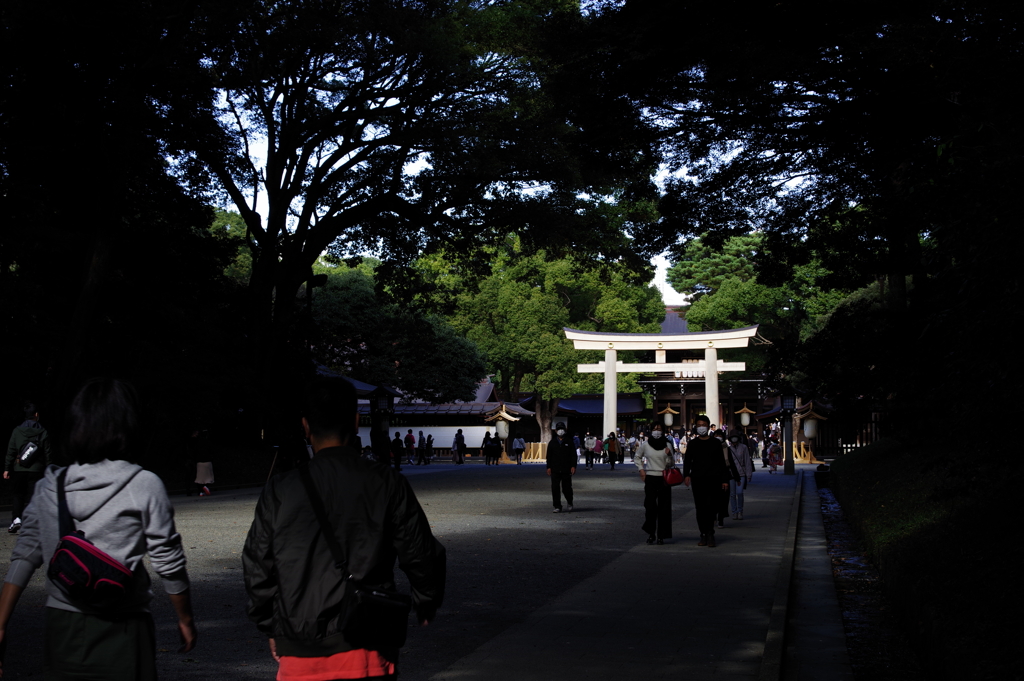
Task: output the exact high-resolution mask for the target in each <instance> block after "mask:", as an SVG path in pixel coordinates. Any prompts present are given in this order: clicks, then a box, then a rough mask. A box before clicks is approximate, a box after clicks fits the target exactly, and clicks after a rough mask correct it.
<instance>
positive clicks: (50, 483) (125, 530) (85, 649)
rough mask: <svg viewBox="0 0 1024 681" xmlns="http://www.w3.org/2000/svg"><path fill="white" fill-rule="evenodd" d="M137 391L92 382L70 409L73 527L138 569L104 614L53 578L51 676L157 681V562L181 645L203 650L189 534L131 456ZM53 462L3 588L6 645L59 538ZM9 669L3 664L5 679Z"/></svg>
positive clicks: (47, 652) (0, 627)
mask: <svg viewBox="0 0 1024 681" xmlns="http://www.w3.org/2000/svg"><path fill="white" fill-rule="evenodd" d="M136 414H137V412H136V400H135V394H134V391H133V390H132V389H131V387H130V386H128V385H127V384H125V383H121V382H120V381H116V380H112V379H94V380H92V381H89V382H88V383H86V384H85V386H84V387H83V388H82V389H81V391H79V393H78V395H77V396H76V397H75V399H74V402H72V404H71V409H70V414H69V416H70V419H69V420H70V426H71V428H70V436H69V442H68V449H69V454H70V457H71V458H72V460H73V461H74V463H72V464H71V465H70V466H68V467H67V474H66V479H65V483H64V489H65V492H66V496H67V506H68V510H69V511H70V514H71V518H72V520H73V522H74V524H75V528H76V529H77V530H78V531H79V532H80V533H84V537H85V539H87V540H88V541H90V542H92V543H93V544H94V545H95V546H96V547H97V548H98V549H100V550H102V551H104V552H106V553H107V554H108V555H109V556H110V557H112V558H113V559H115V560H117V561H119V562H120V563H121V564H122V565H124V566H125V567H126V568H128V570H129V571H131V573H132V578H131V584H130V590H129V593H128V595H127V597H126V598H125V599H124V600H123V602H122V603H121V604H120V605H119V606H117V607H105V608H103V609H101V610H97V609H95V608H91V607H89V606H87V605H84V604H83V603H79V602H74V601H73V600H72V599H71V598H69V597H68V596H67V595H66V594H65V593H64V592H63V591H61V590H60V589H58V588H57V587H56V586H55V585H54V584H53V583H52V582H50V581H49V580H47V582H46V593H47V601H46V636H45V640H44V659H45V660H46V661H47V662H46V664H47V668H46V678H47V679H64V678H78V679H81V678H95V679H122V678H123V679H155V678H156V646H155V635H154V631H155V630H154V626H153V618H152V616H151V615H150V614H149V602H150V600H151V599H152V597H153V594H152V591H151V590H150V578H149V573H148V572H147V571H146V568H145V565H144V564H143V560H142V559H143V556H144V555H146V554H148V555H149V558H150V564H151V565H152V566H153V569H154V570H155V571H156V573H157V574H158V575H159V576H160V577H161V579H162V580H163V584H164V590H165V591H166V592H167V594H168V595H169V596H170V599H171V603H172V605H173V606H174V609H175V611H176V613H177V616H178V630H179V632H180V634H181V641H182V646H181V649H180V651H179V652H188V651H189V650H191V649H192V648H193V647H195V644H196V636H197V634H196V627H195V623H194V621H193V617H192V604H191V599H190V596H189V581H188V573H187V572H186V570H185V553H184V551H183V550H182V547H181V536H180V535H179V534H178V533H177V531H176V530H175V527H174V511H173V508H172V507H171V502H170V500H169V499H168V498H167V491H166V490H165V489H164V485H163V483H162V482H161V481H160V478H158V477H157V476H156V475H155V474H153V473H151V472H149V471H146V470H143V469H142V467H140V466H138V465H136V464H133V463H130V462H128V461H127V460H126V457H128V456H129V455H130V454H131V452H132V445H133V444H134V439H135V438H134V435H135V434H136V431H137V423H138V419H137V415H136ZM62 470H63V469H60V468H58V467H56V466H49V467H48V468H47V469H46V473H45V477H44V478H43V479H42V480H41V481H40V482H39V483H38V485H37V486H36V491H35V494H34V495H33V497H32V501H31V503H30V504H29V505H28V507H27V508H26V509H25V512H24V516H23V518H22V526H21V532H20V534H19V535H18V543H17V544H16V545H15V547H14V551H13V552H12V554H11V567H10V570H9V571H8V572H7V577H6V579H5V581H4V585H3V589H2V591H0V645H2V643H3V642H4V638H5V637H6V629H7V624H8V622H9V621H10V618H11V613H12V612H13V610H14V607H15V605H16V604H17V602H18V598H19V597H20V596H21V593H22V591H23V590H24V589H25V587H26V585H27V584H28V582H29V579H30V578H31V577H32V573H33V572H35V570H36V569H37V568H38V567H40V566H41V565H43V564H44V563H49V562H50V559H51V558H52V557H53V554H54V550H55V548H56V546H57V542H58V540H59V539H60V537H59V534H60V532H59V521H58V506H57V477H58V475H59V474H60V472H61V471H62ZM2 673H3V668H2V667H0V675H2Z"/></svg>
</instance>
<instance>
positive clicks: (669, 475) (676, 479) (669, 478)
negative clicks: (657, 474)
mask: <svg viewBox="0 0 1024 681" xmlns="http://www.w3.org/2000/svg"><path fill="white" fill-rule="evenodd" d="M661 475H662V477H663V478H664V479H665V484H666V485H668V486H669V487H675V486H676V485H681V484H683V474H682V473H681V472H680V471H679V469H678V468H666V469H665V470H664V472H663V473H662V474H661Z"/></svg>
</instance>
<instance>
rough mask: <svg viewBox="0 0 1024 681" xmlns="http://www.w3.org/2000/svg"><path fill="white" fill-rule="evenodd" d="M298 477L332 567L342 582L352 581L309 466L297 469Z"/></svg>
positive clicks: (343, 553)
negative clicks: (325, 545)
mask: <svg viewBox="0 0 1024 681" xmlns="http://www.w3.org/2000/svg"><path fill="white" fill-rule="evenodd" d="M299 477H301V478H302V484H303V485H304V486H305V488H306V494H307V495H309V502H310V504H311V505H312V506H313V513H315V514H316V519H317V522H319V523H320V531H321V532H323V533H324V539H325V540H326V541H327V546H328V547H329V548H330V549H331V555H332V556H334V566H335V567H337V568H338V569H339V570H341V574H342V580H344V581H347V580H350V579H352V575H350V574H349V572H348V567H347V565H346V562H345V552H344V551H342V549H341V544H340V543H338V538H337V537H335V536H334V526H333V525H331V521H330V520H328V519H327V511H326V510H324V502H323V500H322V499H321V498H320V493H319V492H317V491H316V486H315V485H313V476H311V475H310V474H309V466H302V467H301V468H300V469H299Z"/></svg>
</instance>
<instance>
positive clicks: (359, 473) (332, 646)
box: [242, 379, 445, 679]
mask: <svg viewBox="0 0 1024 681" xmlns="http://www.w3.org/2000/svg"><path fill="white" fill-rule="evenodd" d="M304 413H305V416H304V417H303V419H302V425H303V428H304V429H305V432H306V436H307V437H308V438H309V440H310V443H311V445H312V447H313V451H314V455H313V458H312V459H311V460H310V461H309V464H308V466H309V468H308V471H309V477H308V479H307V481H308V482H309V483H310V484H312V485H313V489H314V490H315V491H316V492H317V496H319V497H320V500H321V503H322V505H323V507H324V515H325V520H326V521H327V522H326V523H325V525H321V523H320V521H319V520H318V519H317V514H316V512H315V511H314V507H313V504H312V503H311V501H310V495H309V494H308V493H307V490H306V487H305V484H306V483H305V482H304V481H303V476H302V472H301V471H300V470H293V471H289V472H287V473H284V474H281V475H279V476H277V477H275V478H274V479H272V480H271V481H270V482H269V483H267V486H266V487H265V488H264V489H263V494H262V495H261V496H260V500H259V503H258V504H257V505H256V514H255V518H254V519H253V523H252V527H251V528H250V529H249V534H248V536H247V537H246V541H245V548H244V550H243V555H242V565H243V568H244V570H245V588H246V591H247V593H248V594H249V605H248V613H249V617H250V619H252V620H253V621H254V622H255V623H256V626H257V628H258V629H259V630H260V631H261V632H263V633H264V634H266V635H267V636H268V637H269V638H270V650H271V653H272V654H273V656H274V659H276V660H278V662H279V663H280V668H279V673H278V678H289V679H290V678H313V676H314V675H316V674H330V676H329V677H323V676H320V677H318V678H332V679H336V678H337V679H340V678H347V679H348V678H374V677H385V678H393V675H394V674H396V664H397V661H398V648H397V647H395V645H393V644H392V643H390V642H388V641H382V640H376V641H375V640H372V639H373V638H374V635H375V634H378V632H376V631H369V632H368V631H367V630H363V631H362V632H359V631H355V632H353V631H351V630H348V629H346V628H345V619H346V616H347V615H349V613H350V609H349V608H348V604H349V603H348V601H347V600H345V598H344V597H345V595H346V592H347V591H348V590H349V589H350V588H353V583H356V584H358V585H362V586H364V587H377V588H380V589H382V590H393V589H394V588H395V582H394V565H395V560H396V559H397V560H398V564H399V566H400V567H401V568H402V570H403V572H405V573H406V575H407V576H408V578H409V584H410V587H411V590H412V601H413V607H414V608H415V611H416V619H417V621H419V622H420V623H421V624H424V625H425V624H426V623H427V622H429V621H430V620H432V619H433V618H434V615H435V613H436V611H437V608H438V607H439V606H440V605H441V602H442V600H443V598H444V584H445V552H444V547H443V546H441V544H440V543H439V542H438V541H437V540H436V539H434V536H433V535H432V534H431V532H430V524H429V523H428V521H427V518H426V515H424V513H423V509H422V508H421V507H420V504H419V502H418V501H417V500H416V495H415V494H414V493H413V491H412V488H411V487H410V486H409V483H408V481H406V479H405V478H404V477H402V476H401V475H399V474H398V473H397V472H396V471H395V470H394V469H392V468H390V467H388V466H387V465H385V464H383V463H377V462H373V461H368V460H365V459H362V458H361V457H360V456H359V453H358V452H356V451H355V450H353V449H351V448H349V447H347V446H346V445H347V443H348V441H349V439H350V437H351V436H352V434H353V433H354V432H356V428H357V427H358V424H359V415H358V413H357V412H356V394H355V390H354V389H353V388H352V386H351V384H350V383H348V381H345V380H343V379H321V380H318V381H316V382H314V383H313V384H312V385H311V386H310V389H309V390H308V393H307V397H306V405H305V410H304ZM327 525H329V527H327ZM328 532H330V533H331V535H332V536H333V537H334V538H335V539H336V540H337V543H338V544H339V545H340V547H339V548H340V553H341V554H342V555H343V556H344V565H342V566H340V567H339V566H338V565H337V564H336V561H335V558H334V554H333V553H332V551H331V547H330V545H329V543H328V541H327V540H325V535H326V533H328ZM346 576H350V579H346ZM360 633H362V635H360ZM367 634H369V635H370V639H371V640H364V637H365V636H366V635H367ZM355 637H358V639H357V640H353V638H355ZM378 638H379V634H378Z"/></svg>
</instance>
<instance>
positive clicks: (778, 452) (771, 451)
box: [768, 436, 782, 473]
mask: <svg viewBox="0 0 1024 681" xmlns="http://www.w3.org/2000/svg"><path fill="white" fill-rule="evenodd" d="M769 442H770V444H769V445H768V472H769V473H775V472H776V471H777V470H778V469H779V464H780V463H782V445H780V444H779V442H778V440H776V439H775V437H774V436H772V438H771V440H770V441H769Z"/></svg>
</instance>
